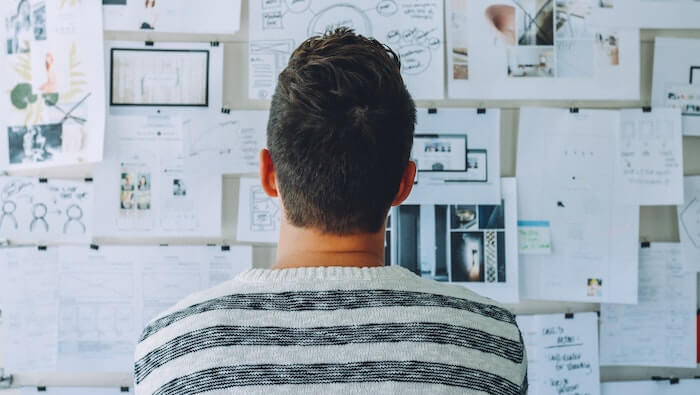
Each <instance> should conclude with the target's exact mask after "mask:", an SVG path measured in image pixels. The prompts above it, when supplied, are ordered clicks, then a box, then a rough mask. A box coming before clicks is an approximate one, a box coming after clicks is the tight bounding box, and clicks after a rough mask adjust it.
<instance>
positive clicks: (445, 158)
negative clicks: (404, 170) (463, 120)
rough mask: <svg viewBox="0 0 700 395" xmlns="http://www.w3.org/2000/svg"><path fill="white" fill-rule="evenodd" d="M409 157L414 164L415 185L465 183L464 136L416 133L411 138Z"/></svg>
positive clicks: (465, 140) (465, 137) (465, 149)
mask: <svg viewBox="0 0 700 395" xmlns="http://www.w3.org/2000/svg"><path fill="white" fill-rule="evenodd" d="M412 158H413V160H414V161H415V162H416V167H417V169H418V177H417V180H418V181H417V182H416V183H429V184H432V183H435V184H440V185H444V184H445V183H446V182H460V181H461V180H465V178H466V173H467V172H468V169H469V163H468V160H467V135H466V134H416V135H415V136H414V138H413V152H412Z"/></svg>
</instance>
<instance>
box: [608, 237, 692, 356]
mask: <svg viewBox="0 0 700 395" xmlns="http://www.w3.org/2000/svg"><path fill="white" fill-rule="evenodd" d="M696 293H697V279H696V277H695V275H694V274H693V275H688V273H684V271H683V249H682V248H681V245H680V244H679V243H651V245H650V246H649V247H647V248H642V249H641V251H640V252H639V304H637V305H619V304H602V305H601V307H600V319H601V322H600V364H601V365H629V366H669V367H684V368H694V367H696V366H697V362H696V356H695V351H696V341H697V340H696V338H695V335H696V318H697V317H696V303H697V300H696V296H697V295H696Z"/></svg>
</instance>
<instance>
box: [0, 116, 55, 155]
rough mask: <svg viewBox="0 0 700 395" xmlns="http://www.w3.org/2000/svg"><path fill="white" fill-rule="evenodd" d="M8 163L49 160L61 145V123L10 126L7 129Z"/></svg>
mask: <svg viewBox="0 0 700 395" xmlns="http://www.w3.org/2000/svg"><path fill="white" fill-rule="evenodd" d="M7 132H8V133H7V136H8V140H9V141H8V143H9V151H10V164H24V163H38V162H45V161H49V160H51V158H53V157H54V156H55V155H58V154H59V153H60V152H61V149H62V146H63V124H60V123H53V124H46V125H33V126H29V127H27V126H10V127H9V128H8V131H7Z"/></svg>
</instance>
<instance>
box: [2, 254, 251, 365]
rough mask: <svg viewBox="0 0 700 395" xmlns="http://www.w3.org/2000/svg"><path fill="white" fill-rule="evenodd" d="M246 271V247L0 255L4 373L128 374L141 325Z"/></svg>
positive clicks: (249, 262)
mask: <svg viewBox="0 0 700 395" xmlns="http://www.w3.org/2000/svg"><path fill="white" fill-rule="evenodd" d="M251 265H252V247H249V246H235V247H234V246H231V247H225V248H223V247H220V246H202V247H192V246H182V247H168V246H162V247H150V246H139V247H132V246H100V247H99V249H97V250H95V249H91V248H89V247H87V246H80V247H66V246H61V247H48V248H47V249H46V250H42V251H40V250H38V249H37V248H36V247H34V248H5V249H2V250H0V270H1V272H2V273H3V276H2V277H0V292H1V294H0V297H2V301H3V325H2V331H3V332H2V336H3V352H4V355H3V359H4V361H5V366H4V367H5V369H6V371H7V372H11V373H13V374H17V373H26V372H36V371H47V372H48V371H57V372H130V371H132V369H133V354H134V347H135V346H136V340H137V339H138V336H139V335H140V332H141V330H142V328H143V327H144V325H145V323H147V322H149V321H150V320H151V319H153V318H155V316H156V315H157V314H158V313H160V312H162V311H163V310H165V309H167V308H169V307H171V306H172V305H174V304H175V303H176V302H177V301H179V300H180V299H182V298H184V297H185V296H187V295H189V294H191V293H193V292H197V291H200V290H204V289H207V288H210V287H212V286H214V285H217V284H220V283H222V282H224V281H227V280H229V279H231V278H233V277H234V276H235V275H236V274H237V273H239V272H241V271H243V270H246V269H248V268H250V267H251ZM37 319H40V321H41V322H42V325H36V322H37Z"/></svg>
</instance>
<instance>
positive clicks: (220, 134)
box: [184, 111, 269, 174]
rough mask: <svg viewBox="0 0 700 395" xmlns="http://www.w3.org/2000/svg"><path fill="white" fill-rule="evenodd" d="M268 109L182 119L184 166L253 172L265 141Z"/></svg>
mask: <svg viewBox="0 0 700 395" xmlns="http://www.w3.org/2000/svg"><path fill="white" fill-rule="evenodd" d="M268 115H269V113H268V112H267V111H230V112H227V113H221V114H220V115H214V116H213V117H212V116H211V115H210V114H207V115H205V116H201V117H193V118H192V119H190V120H188V121H185V122H184V129H185V142H186V144H185V151H186V152H185V162H186V163H185V166H186V168H187V169H188V171H192V172H195V173H208V174H212V173H219V174H232V173H255V172H257V171H258V156H259V154H260V150H261V149H262V148H263V147H265V143H266V141H265V140H266V137H267V134H266V129H267V128H266V126H267V118H268Z"/></svg>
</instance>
